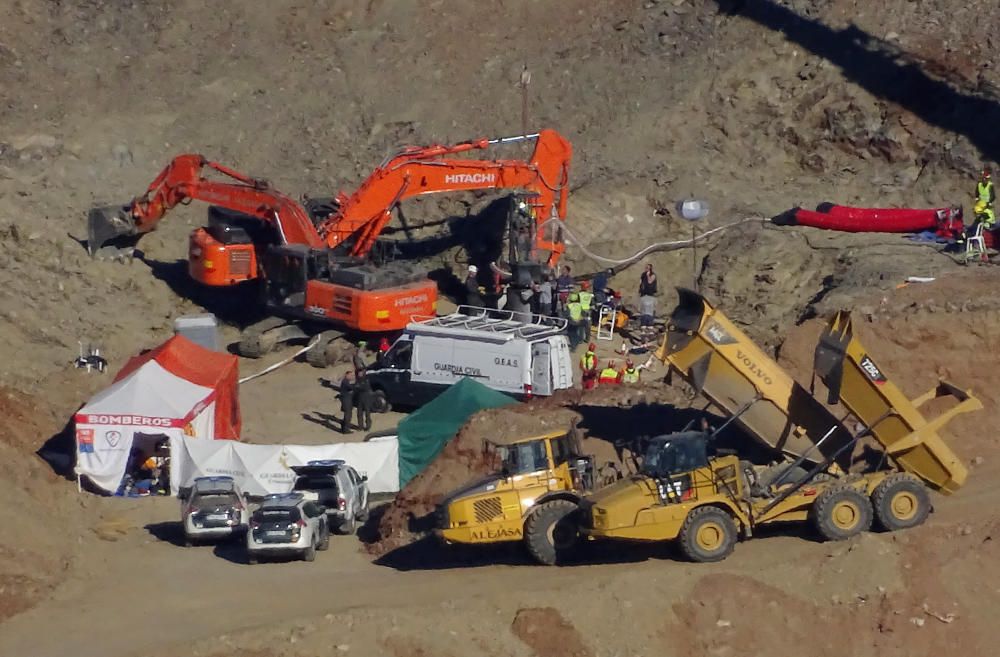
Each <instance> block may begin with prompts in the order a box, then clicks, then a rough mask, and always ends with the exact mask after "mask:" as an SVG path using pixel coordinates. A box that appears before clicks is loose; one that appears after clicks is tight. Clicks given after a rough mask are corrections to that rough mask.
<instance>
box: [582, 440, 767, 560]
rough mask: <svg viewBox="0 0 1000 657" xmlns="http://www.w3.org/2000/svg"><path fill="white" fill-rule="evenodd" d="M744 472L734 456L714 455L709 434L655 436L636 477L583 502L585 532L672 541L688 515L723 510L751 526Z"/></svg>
mask: <svg viewBox="0 0 1000 657" xmlns="http://www.w3.org/2000/svg"><path fill="white" fill-rule="evenodd" d="M744 467H745V464H743V463H741V462H740V460H739V458H738V457H737V456H736V455H735V454H732V453H728V452H721V453H716V451H715V450H714V449H713V447H712V444H711V435H710V434H708V433H706V432H702V431H683V432H679V433H673V434H668V435H664V436H657V437H655V438H653V439H652V440H650V442H649V446H648V448H647V450H646V453H645V455H644V458H643V459H642V464H641V466H640V469H639V471H638V472H637V473H636V474H634V475H632V476H630V477H626V478H625V479H623V480H621V481H619V482H617V483H616V484H614V485H612V486H609V487H607V488H605V489H603V490H602V491H600V492H598V493H596V494H594V495H592V496H590V497H589V498H587V499H586V500H584V501H583V502H582V504H581V509H582V510H583V516H582V518H581V521H582V522H583V523H584V532H585V533H587V534H591V535H597V536H601V537H606V538H620V539H631V540H645V541H666V540H673V539H675V538H677V537H678V535H679V534H680V532H681V529H682V527H683V525H684V521H685V519H686V518H687V517H688V515H689V514H690V513H691V512H692V511H693V510H695V509H697V508H699V507H702V506H712V507H717V508H719V509H723V510H725V512H726V513H728V514H729V515H731V516H733V517H734V518H737V519H738V520H739V524H740V525H743V524H744V523H748V522H749V518H748V517H747V513H746V511H747V509H746V503H747V501H748V500H749V497H750V492H749V487H750V482H749V480H748V478H747V475H746V473H745V472H744ZM715 538H716V539H718V538H719V537H718V536H716V537H715ZM706 540H707V539H706Z"/></svg>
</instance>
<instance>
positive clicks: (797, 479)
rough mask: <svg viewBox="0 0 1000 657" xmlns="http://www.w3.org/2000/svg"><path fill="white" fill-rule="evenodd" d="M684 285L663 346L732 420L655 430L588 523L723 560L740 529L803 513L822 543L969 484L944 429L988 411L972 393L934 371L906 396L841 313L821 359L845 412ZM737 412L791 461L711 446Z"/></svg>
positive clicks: (586, 529)
mask: <svg viewBox="0 0 1000 657" xmlns="http://www.w3.org/2000/svg"><path fill="white" fill-rule="evenodd" d="M679 294H680V302H679V304H678V306H677V307H676V309H675V310H674V311H673V314H672V315H671V317H670V320H669V323H668V327H667V333H666V335H665V336H664V341H663V344H662V345H661V347H660V348H659V350H658V351H657V353H656V355H657V357H658V358H659V359H660V360H662V361H663V362H664V363H666V364H667V365H668V366H669V368H670V372H671V375H672V374H674V373H676V374H678V375H680V376H681V377H682V378H683V379H684V380H685V381H686V382H687V383H689V384H690V385H691V386H693V387H694V389H695V390H696V391H698V392H700V393H701V394H703V395H704V396H705V397H707V399H708V400H709V401H710V402H711V403H712V404H713V405H714V406H715V407H716V408H717V409H719V410H720V411H721V412H722V413H723V415H724V416H728V417H727V419H726V421H725V422H724V423H723V424H722V425H721V426H720V427H718V428H717V429H716V430H714V431H712V432H708V431H684V432H680V433H674V434H670V435H665V436H660V437H657V438H654V439H652V440H651V441H649V446H648V449H647V451H646V454H645V458H644V459H643V460H642V465H641V468H640V470H639V472H638V473H636V474H634V475H631V476H629V477H627V478H625V479H623V480H621V481H618V482H616V483H615V484H613V485H611V486H609V487H606V488H604V489H603V490H601V491H599V492H597V493H595V494H593V495H591V496H589V497H587V498H585V499H583V500H582V501H581V502H580V510H579V512H578V514H577V516H575V518H576V520H577V522H579V527H580V531H581V532H582V533H583V534H585V535H587V536H588V537H590V538H592V539H597V540H623V541H624V540H628V541H675V542H676V543H677V544H678V546H679V548H680V551H681V552H682V553H683V554H684V555H685V556H686V557H687V558H688V559H690V560H692V561H698V562H710V561H720V560H722V559H725V558H726V557H727V556H729V554H730V553H731V552H732V551H733V549H734V546H735V544H736V542H737V541H738V540H739V539H740V538H744V539H746V538H750V537H752V536H753V535H754V533H755V532H756V531H757V529H758V528H760V527H762V526H764V525H769V524H774V523H785V522H804V521H808V522H809V523H811V524H812V525H813V526H814V527H815V529H816V530H817V532H818V533H819V534H820V536H822V537H823V538H825V539H827V540H843V539H846V538H849V537H851V536H854V535H856V534H858V533H860V532H862V531H866V530H868V529H869V528H870V527H871V525H872V524H873V521H874V522H876V523H877V524H878V526H880V527H881V528H882V529H884V530H887V531H895V530H900V529H906V528H909V527H914V526H917V525H919V524H921V523H923V522H924V520H925V519H926V518H927V515H928V513H929V512H930V510H931V506H930V497H929V493H928V489H932V490H935V491H938V492H940V493H943V494H946V495H947V494H951V493H953V492H955V491H956V490H958V489H959V488H960V487H961V486H962V484H963V483H964V482H965V479H966V476H967V470H966V468H965V466H964V465H963V464H962V463H961V462H960V461H959V459H958V457H957V456H956V455H955V454H954V453H953V452H952V451H951V450H950V449H949V448H948V446H947V445H946V444H945V443H944V441H943V440H942V439H941V437H940V436H939V435H938V431H939V430H940V429H941V428H942V427H943V426H944V425H945V424H947V423H948V422H949V421H950V420H951V419H952V418H954V417H955V416H956V415H958V414H960V413H966V412H969V411H975V410H979V409H981V408H982V404H981V403H980V401H979V400H978V399H977V398H976V397H974V396H973V394H972V392H971V391H967V390H962V389H960V388H958V387H957V386H955V385H952V384H951V383H948V382H946V381H940V382H939V383H938V384H937V385H936V386H935V387H934V388H932V389H931V390H929V391H928V392H927V393H925V394H923V395H921V396H920V397H918V398H916V399H914V400H912V401H911V400H910V399H908V398H907V397H906V396H905V395H903V394H902V392H900V390H899V389H898V388H897V387H896V386H895V385H894V384H893V383H892V382H891V381H890V380H889V379H888V377H887V376H886V374H885V372H884V371H883V370H882V368H881V367H879V366H878V365H877V364H876V363H875V361H874V360H873V359H872V357H871V356H870V355H869V354H868V352H867V351H866V350H865V348H864V347H863V346H862V345H861V343H860V342H859V341H858V340H857V338H855V337H854V335H853V328H852V324H851V319H850V315H849V314H848V313H845V312H841V313H838V314H837V315H836V316H835V317H833V318H832V319H831V321H830V322H829V324H828V325H827V327H826V329H825V330H824V332H823V333H822V335H821V337H820V340H819V344H818V345H817V347H816V351H815V362H814V369H815V373H816V375H817V376H818V377H819V378H820V379H821V380H822V382H823V384H824V385H825V387H826V389H827V391H828V393H829V399H828V400H827V402H828V404H830V405H834V404H837V403H840V404H842V405H843V406H844V407H845V408H846V410H847V413H846V414H844V416H842V417H837V416H835V415H834V414H833V412H832V411H831V410H829V408H828V407H827V406H826V405H824V404H823V403H821V402H820V400H819V399H817V398H816V397H814V396H813V395H812V394H811V393H810V392H809V391H808V390H806V389H805V388H804V387H802V386H801V385H799V384H798V383H796V382H795V381H794V380H793V379H792V378H791V377H790V376H789V375H788V374H787V373H785V372H784V371H783V370H782V369H781V368H780V367H779V366H778V364H777V363H776V362H775V361H774V360H773V359H771V358H770V357H768V356H767V354H765V353H764V352H763V351H762V350H760V349H759V348H758V347H756V346H755V345H754V344H753V343H752V342H751V341H750V340H749V338H747V336H746V335H745V334H744V333H743V332H742V331H741V330H740V329H739V328H737V327H736V326H735V325H734V324H733V323H732V322H731V321H729V320H728V319H727V318H726V317H725V315H723V313H722V312H720V311H719V310H717V309H715V308H713V307H712V306H711V305H710V304H709V303H708V301H706V300H705V299H704V298H703V297H702V296H700V295H699V294H697V293H695V292H692V291H689V290H679ZM940 397H950V398H952V399H953V400H954V401H955V402H956V403H955V404H954V405H952V406H951V407H950V408H949V409H948V410H947V411H945V412H943V413H942V414H940V415H938V416H937V417H935V418H933V419H931V420H927V419H925V418H924V417H923V416H922V415H921V413H920V411H919V408H920V407H921V406H923V405H924V404H925V403H927V402H929V401H930V400H932V399H936V398H940ZM731 423H732V424H735V425H738V426H739V427H740V428H741V429H742V430H743V432H744V433H746V434H747V435H749V436H751V437H752V438H754V439H756V440H758V441H760V442H761V443H763V445H764V446H765V447H767V448H769V449H770V450H772V451H773V452H774V453H777V454H784V455H785V459H784V463H782V464H781V465H778V466H774V467H771V468H769V469H764V468H759V467H755V466H753V465H751V464H750V463H749V462H748V461H745V460H741V459H740V457H739V455H738V454H737V453H735V452H734V451H727V450H724V449H721V448H716V441H715V437H716V436H717V435H718V434H719V432H720V431H722V430H723V429H725V427H726V426H727V425H729V424H731ZM849 427H850V428H849ZM568 532H569V529H566V528H564V529H563V533H568ZM532 554H533V555H534V556H535V557H536V559H537V560H538V561H539V562H540V563H545V564H554V563H558V562H559V561H560V559H561V558H563V556H562V555H560V553H559V550H558V548H556V549H553V550H548V551H544V552H543V551H534V552H532ZM539 555H541V557H542V558H539ZM549 555H552V558H546V557H548V556H549Z"/></svg>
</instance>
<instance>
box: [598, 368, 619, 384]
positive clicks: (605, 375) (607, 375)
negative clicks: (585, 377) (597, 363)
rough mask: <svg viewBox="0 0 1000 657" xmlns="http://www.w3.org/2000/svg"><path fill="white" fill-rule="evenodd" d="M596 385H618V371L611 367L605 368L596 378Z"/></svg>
mask: <svg viewBox="0 0 1000 657" xmlns="http://www.w3.org/2000/svg"><path fill="white" fill-rule="evenodd" d="M597 382H598V383H604V384H608V383H618V370H616V369H615V368H613V367H605V368H604V369H603V370H601V375H600V376H599V377H597Z"/></svg>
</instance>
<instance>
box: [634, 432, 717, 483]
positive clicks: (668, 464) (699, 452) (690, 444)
mask: <svg viewBox="0 0 1000 657" xmlns="http://www.w3.org/2000/svg"><path fill="white" fill-rule="evenodd" d="M706 445H707V443H706V441H705V438H704V435H703V434H693V435H680V436H677V437H670V436H667V437H664V438H658V439H654V440H653V441H652V442H650V444H649V449H647V450H646V458H645V459H643V462H642V473H643V474H645V475H648V476H650V477H669V476H671V475H675V474H682V473H685V472H690V471H691V470H695V469H697V468H701V467H704V466H706V465H707V464H708V455H707V452H706Z"/></svg>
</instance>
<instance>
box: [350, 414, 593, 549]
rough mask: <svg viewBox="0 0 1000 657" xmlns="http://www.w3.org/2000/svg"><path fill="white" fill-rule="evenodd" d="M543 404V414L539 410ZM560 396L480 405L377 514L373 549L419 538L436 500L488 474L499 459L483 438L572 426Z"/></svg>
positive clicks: (500, 437) (534, 433) (496, 437)
mask: <svg viewBox="0 0 1000 657" xmlns="http://www.w3.org/2000/svg"><path fill="white" fill-rule="evenodd" d="M542 410H544V411H545V412H544V413H543V414H540V413H539V411H542ZM576 417H577V416H576V414H575V413H573V412H572V411H570V410H568V409H565V408H562V407H561V406H559V404H558V402H555V401H546V402H539V403H532V404H528V405H525V406H521V405H518V406H514V407H507V408H496V409H490V410H486V411H480V412H479V413H476V414H475V415H473V416H472V418H471V419H470V420H469V421H468V422H467V423H466V424H465V426H464V427H462V429H461V430H460V431H459V432H458V435H457V436H455V438H454V439H452V440H451V441H449V442H448V444H447V445H445V447H444V449H443V450H442V451H441V453H440V454H439V455H438V456H437V458H435V459H434V461H432V462H431V464H430V465H428V466H427V469H425V470H424V471H423V472H421V473H420V474H418V475H417V476H416V477H414V478H413V480H412V481H410V482H409V483H408V484H407V485H406V486H405V487H404V488H403V490H401V491H400V492H399V494H398V495H397V496H396V498H395V500H393V502H392V503H391V504H390V505H389V507H388V508H387V509H386V510H385V512H384V513H383V514H382V517H381V518H380V520H379V524H378V529H377V534H376V540H375V542H374V543H373V544H371V545H370V546H369V550H370V551H371V552H372V553H373V554H384V553H386V552H388V551H390V550H393V549H396V548H398V547H401V546H403V545H406V544H407V543H410V542H412V541H413V540H414V539H415V538H418V537H419V536H420V535H421V534H422V533H424V532H425V531H426V530H427V529H430V527H428V526H425V525H426V524H427V523H426V520H427V519H428V516H429V514H431V513H433V512H434V508H435V506H436V505H437V504H438V503H439V502H440V501H441V500H442V499H443V498H444V496H445V495H447V494H448V493H450V492H452V491H453V490H455V489H456V488H458V487H459V486H461V485H462V484H466V483H468V482H470V481H473V480H475V479H477V478H479V477H483V476H485V475H488V474H490V473H491V472H492V471H493V468H494V466H495V464H491V463H489V462H488V461H487V455H486V452H485V449H484V448H485V441H487V440H490V439H510V438H516V437H518V436H531V435H537V434H540V433H545V432H546V431H553V430H556V429H559V428H561V427H569V426H570V423H571V422H572V421H573V420H574V419H575V418H576ZM421 519H423V520H424V522H421Z"/></svg>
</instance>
